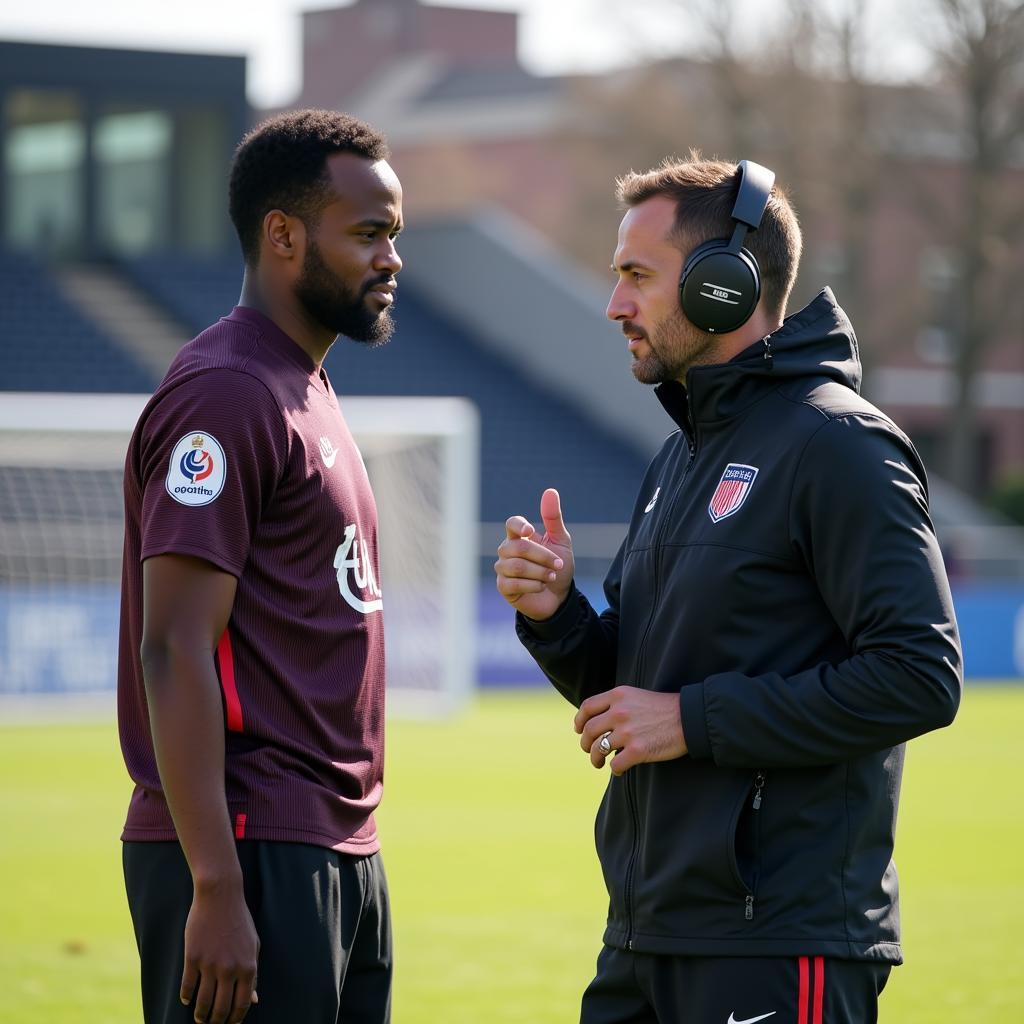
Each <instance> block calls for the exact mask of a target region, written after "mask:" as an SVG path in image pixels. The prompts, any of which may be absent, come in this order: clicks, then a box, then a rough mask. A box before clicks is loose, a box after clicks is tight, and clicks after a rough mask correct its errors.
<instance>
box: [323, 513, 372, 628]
mask: <svg viewBox="0 0 1024 1024" xmlns="http://www.w3.org/2000/svg"><path fill="white" fill-rule="evenodd" d="M350 556H351V557H350ZM334 568H335V569H337V570H338V589H339V590H340V591H341V596H342V597H343V598H345V600H346V601H347V602H348V603H349V604H350V605H351V606H352V607H353V608H355V610H356V611H357V612H362V613H363V614H364V615H369V614H370V613H371V612H379V611H380V610H381V609H382V608H383V607H384V602H383V601H382V600H381V592H380V586H379V585H378V584H377V579H376V577H375V576H374V575H373V563H372V562H371V561H370V551H369V548H368V547H367V544H366V541H365V540H363V539H362V538H360V537H357V536H356V526H355V523H353V524H352V525H351V526H346V527H345V539H344V540H343V541H342V542H341V543H340V544H339V545H338V550H337V551H336V552H335V554H334ZM350 569H351V570H352V577H353V579H354V582H355V585H356V590H357V591H359V592H365V591H367V590H368V591H369V592H370V593H371V594H373V595H374V597H375V598H376V599H375V600H372V601H364V600H363V599H362V598H361V597H357V596H356V594H355V593H353V591H352V587H351V586H350V585H349V570H350Z"/></svg>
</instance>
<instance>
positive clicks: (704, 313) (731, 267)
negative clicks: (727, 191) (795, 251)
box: [679, 160, 775, 334]
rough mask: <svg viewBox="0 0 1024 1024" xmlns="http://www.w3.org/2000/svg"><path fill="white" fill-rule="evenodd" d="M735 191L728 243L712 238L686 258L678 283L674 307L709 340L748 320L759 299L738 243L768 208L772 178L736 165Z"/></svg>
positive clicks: (752, 269)
mask: <svg viewBox="0 0 1024 1024" xmlns="http://www.w3.org/2000/svg"><path fill="white" fill-rule="evenodd" d="M739 175H740V190H739V194H738V195H737V196H736V205H735V206H734V207H733V209H732V219H733V220H734V221H736V227H735V229H734V230H733V233H732V238H731V239H726V238H716V239H713V240H712V241H710V242H705V243H704V244H703V245H699V246H697V248H696V249H694V250H693V252H692V253H690V255H689V257H688V258H687V260H686V265H685V266H684V267H683V275H682V277H681V278H680V279H679V304H680V305H681V306H682V307H683V312H684V313H685V314H686V318H687V319H688V320H689V321H690V323H692V324H693V325H694V327H699V328H700V329H701V330H702V331H707V332H708V333H709V334H728V333H729V331H735V330H736V329H737V328H739V327H742V326H743V325H744V324H745V323H746V322H747V321H748V320H749V319H750V317H751V315H752V314H753V312H754V309H755V307H756V306H757V300H758V299H759V298H760V297H761V271H760V269H759V268H758V266H757V260H755V259H754V256H753V254H752V253H751V252H749V251H748V250H747V249H744V248H743V240H744V238H746V235H747V232H748V231H756V230H757V226H758V225H759V224H760V223H761V218H762V217H763V216H764V211H765V209H766V208H767V206H768V197H769V196H770V195H771V191H772V185H773V184H774V183H775V172H774V171H770V170H768V168H767V167H762V166H761V165H760V164H755V163H754V162H753V160H741V161H740V164H739Z"/></svg>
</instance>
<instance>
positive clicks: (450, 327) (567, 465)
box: [124, 256, 671, 523]
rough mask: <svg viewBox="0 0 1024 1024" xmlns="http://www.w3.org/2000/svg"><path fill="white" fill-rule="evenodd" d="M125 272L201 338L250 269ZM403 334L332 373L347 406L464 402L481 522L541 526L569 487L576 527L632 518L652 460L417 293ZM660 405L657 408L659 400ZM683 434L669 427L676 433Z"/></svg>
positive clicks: (154, 262)
mask: <svg viewBox="0 0 1024 1024" xmlns="http://www.w3.org/2000/svg"><path fill="white" fill-rule="evenodd" d="M124 270H125V272H126V273H127V274H128V275H129V276H130V277H131V278H132V279H133V280H134V282H135V283H136V284H137V285H138V286H139V287H141V288H142V289H143V290H144V291H146V292H147V293H148V294H149V296H150V297H151V298H152V299H154V301H156V302H157V303H159V304H160V305H162V306H163V307H164V308H165V309H166V310H167V311H168V312H169V313H170V314H171V315H173V316H174V317H176V318H177V319H178V320H180V321H181V322H182V323H184V324H187V325H188V326H189V327H190V328H191V329H192V330H193V331H196V332H199V331H201V330H202V329H203V328H205V327H207V326H208V325H209V324H211V323H214V322H216V320H218V319H219V318H220V317H221V316H223V315H224V314H226V313H227V312H229V311H230V310H231V308H232V306H233V305H234V304H235V302H236V301H237V297H238V293H239V290H240V285H241V280H242V269H241V265H240V263H235V262H232V261H223V262H204V261H197V260H190V259H187V258H183V257H174V256H165V257H160V258H156V257H149V258H147V259H145V260H137V261H133V262H132V263H130V264H126V265H125V267H124ZM395 319H396V321H397V324H398V329H397V331H396V332H395V337H394V339H393V340H392V341H391V343H390V344H389V345H386V346H384V347H383V348H380V349H373V350H370V349H368V348H367V347H365V346H361V345H357V344H354V343H352V342H349V341H346V340H344V339H342V340H340V341H339V342H338V343H337V344H336V345H335V346H334V348H333V349H332V350H331V351H330V353H329V354H328V356H327V360H326V362H325V368H326V369H327V372H328V374H329V375H330V377H331V382H332V384H333V385H334V389H335V391H337V392H338V394H340V395H346V394H348V395H461V396H465V397H467V398H469V399H471V400H472V401H473V402H474V403H476V406H477V408H478V409H479V410H480V418H481V453H482V473H481V483H482V492H481V518H482V519H483V520H485V521H489V522H496V521H503V520H504V519H505V518H506V517H507V516H509V515H512V514H514V513H516V512H523V513H526V514H529V515H534V516H535V515H536V514H537V510H536V505H537V502H538V500H539V498H540V493H541V491H542V490H543V489H544V488H545V487H551V486H556V487H558V489H559V491H560V493H561V495H562V502H563V507H564V509H565V514H566V517H567V520H568V521H569V522H577V523H579V522H623V521H625V520H627V519H628V518H629V514H630V511H631V508H632V502H633V498H634V495H635V492H636V488H637V486H638V485H639V483H640V478H641V477H642V475H643V471H644V468H645V465H646V460H645V459H644V458H643V457H642V456H641V455H640V454H639V453H637V452H636V451H634V450H633V448H631V447H630V446H629V445H628V444H627V443H625V442H623V441H622V440H621V439H620V438H618V437H616V436H614V435H613V434H611V433H610V432H608V431H607V430H605V429H604V428H603V427H602V426H601V425H600V424H596V423H594V422H592V421H590V420H589V419H588V418H586V417H584V416H582V415H580V414H579V413H577V412H576V411H575V410H573V409H572V408H571V407H570V406H569V405H568V404H567V403H566V402H565V400H564V398H562V397H561V396H560V395H558V394H557V393H556V392H555V391H554V390H550V391H549V390H546V389H544V388H543V387H541V386H540V385H538V384H536V383H534V382H533V381H531V380H529V379H528V378H526V377H525V376H524V375H523V374H522V373H521V372H520V370H519V369H518V368H517V367H516V366H515V365H514V364H513V363H512V362H511V360H505V359H502V358H501V357H499V356H497V355H495V354H494V353H493V352H491V351H490V350H487V349H485V348H483V347H481V346H480V344H479V343H478V342H477V341H476V340H475V339H474V338H473V337H472V335H471V334H470V333H469V332H467V331H466V330H465V329H464V328H462V327H461V326H460V325H459V324H458V323H456V322H454V321H453V320H451V319H450V318H449V317H447V316H446V315H444V314H442V313H441V312H439V311H438V310H436V309H434V308H433V307H432V306H431V305H430V303H429V301H428V299H427V298H426V297H425V296H423V295H420V294H419V293H418V292H417V291H416V289H415V288H414V287H413V286H411V285H410V284H409V283H408V282H402V283H401V285H400V287H399V291H398V301H397V303H396V305H395ZM652 401H653V399H652ZM670 426H671V424H670V423H669V422H668V420H667V419H666V433H668V431H669V429H670Z"/></svg>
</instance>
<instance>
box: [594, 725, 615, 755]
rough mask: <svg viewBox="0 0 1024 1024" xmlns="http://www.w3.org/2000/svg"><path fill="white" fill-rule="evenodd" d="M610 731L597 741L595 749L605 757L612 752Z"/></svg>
mask: <svg viewBox="0 0 1024 1024" xmlns="http://www.w3.org/2000/svg"><path fill="white" fill-rule="evenodd" d="M611 735H612V734H611V730H610V729H609V730H608V732H606V733H605V734H604V735H603V736H602V737H601V738H600V739H599V740H598V741H597V749H598V750H600V751H601V753H602V754H604V756H605V757H607V756H608V755H609V754H610V753H611V752H612V740H611Z"/></svg>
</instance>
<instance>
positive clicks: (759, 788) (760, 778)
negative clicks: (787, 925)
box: [743, 771, 765, 921]
mask: <svg viewBox="0 0 1024 1024" xmlns="http://www.w3.org/2000/svg"><path fill="white" fill-rule="evenodd" d="M764 782H765V779H764V772H762V771H758V773H757V775H755V776H754V800H753V803H752V804H751V807H752V808H753V810H754V812H755V819H754V851H755V853H756V855H757V857H758V858H760V856H761V821H760V815H759V814H757V812H759V811H760V810H761V801H762V799H763V798H764ZM758 864H759V862H758ZM757 876H758V869H756V868H755V871H754V878H753V886H752V887H751V888H752V891H751V892H749V893H747V895H746V898H745V900H744V904H745V906H744V910H743V916H744V917H745V918H746V919H747V920H748V921H753V920H754V893H755V892H757Z"/></svg>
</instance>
